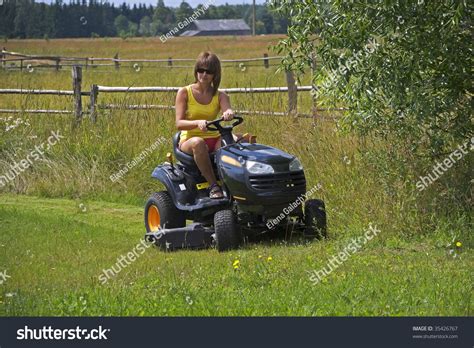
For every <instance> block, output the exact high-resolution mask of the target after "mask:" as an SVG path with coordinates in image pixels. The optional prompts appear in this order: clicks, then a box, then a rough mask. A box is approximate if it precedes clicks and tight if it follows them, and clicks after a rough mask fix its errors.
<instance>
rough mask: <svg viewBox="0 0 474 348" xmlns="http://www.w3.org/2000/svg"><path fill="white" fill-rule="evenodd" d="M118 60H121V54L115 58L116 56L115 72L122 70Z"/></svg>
mask: <svg viewBox="0 0 474 348" xmlns="http://www.w3.org/2000/svg"><path fill="white" fill-rule="evenodd" d="M118 59H119V54H118V53H116V54H115V56H114V63H115V70H119V69H120V63H119V61H118Z"/></svg>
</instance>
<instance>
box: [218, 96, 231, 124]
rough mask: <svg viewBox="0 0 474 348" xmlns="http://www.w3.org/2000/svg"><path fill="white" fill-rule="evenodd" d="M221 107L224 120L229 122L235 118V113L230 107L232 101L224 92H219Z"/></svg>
mask: <svg viewBox="0 0 474 348" xmlns="http://www.w3.org/2000/svg"><path fill="white" fill-rule="evenodd" d="M219 105H220V107H221V111H222V117H224V120H226V121H229V120H232V118H233V117H234V111H233V110H232V109H231V107H230V99H229V96H228V95H227V94H225V93H224V92H219Z"/></svg>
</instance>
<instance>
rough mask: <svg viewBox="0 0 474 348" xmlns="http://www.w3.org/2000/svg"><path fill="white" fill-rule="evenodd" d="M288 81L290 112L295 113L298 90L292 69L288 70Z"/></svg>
mask: <svg viewBox="0 0 474 348" xmlns="http://www.w3.org/2000/svg"><path fill="white" fill-rule="evenodd" d="M286 83H287V85H288V113H290V114H295V113H296V112H297V103H298V96H297V91H298V90H297V87H296V83H295V77H294V76H293V72H292V71H287V72H286Z"/></svg>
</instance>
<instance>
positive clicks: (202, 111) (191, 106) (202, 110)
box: [180, 85, 220, 142]
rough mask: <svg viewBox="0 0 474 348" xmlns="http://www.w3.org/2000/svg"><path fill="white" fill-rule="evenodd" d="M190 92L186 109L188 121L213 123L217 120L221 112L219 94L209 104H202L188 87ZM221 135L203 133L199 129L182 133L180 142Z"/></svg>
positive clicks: (188, 87)
mask: <svg viewBox="0 0 474 348" xmlns="http://www.w3.org/2000/svg"><path fill="white" fill-rule="evenodd" d="M186 90H187V91H188V107H187V109H186V120H206V121H213V120H215V119H216V118H217V115H218V114H219V111H220V106H219V97H218V93H217V94H216V95H215V96H213V97H212V100H211V102H210V103H209V104H200V103H198V102H197V100H196V99H195V98H194V95H193V91H192V89H191V85H189V86H186ZM219 136H220V134H219V132H218V131H207V132H203V131H201V130H200V129H199V128H194V129H191V130H183V131H181V137H180V142H182V141H184V140H187V139H189V138H192V137H201V138H203V139H205V138H217V137H219Z"/></svg>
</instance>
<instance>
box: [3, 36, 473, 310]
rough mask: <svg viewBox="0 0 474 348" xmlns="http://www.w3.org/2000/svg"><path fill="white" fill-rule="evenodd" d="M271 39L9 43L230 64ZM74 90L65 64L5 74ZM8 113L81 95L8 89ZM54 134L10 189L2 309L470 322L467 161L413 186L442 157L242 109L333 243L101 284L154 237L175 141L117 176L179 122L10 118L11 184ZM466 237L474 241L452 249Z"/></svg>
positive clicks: (123, 76)
mask: <svg viewBox="0 0 474 348" xmlns="http://www.w3.org/2000/svg"><path fill="white" fill-rule="evenodd" d="M276 40H277V37H276V36H269V37H256V38H234V37H223V38H216V39H214V40H212V41H206V40H203V39H202V38H191V39H181V38H176V39H173V40H170V41H169V42H167V43H166V46H164V45H163V44H161V42H160V41H159V39H157V40H156V39H133V40H126V41H124V40H121V39H98V40H85V39H79V40H51V41H49V42H45V41H43V40H23V41H17V40H11V41H8V43H7V44H6V46H7V48H8V49H9V50H12V51H20V52H27V53H35V54H52V55H58V54H62V55H71V56H73V55H75V56H78V55H79V56H95V57H99V56H105V57H109V56H110V57H111V56H113V55H114V54H115V53H116V52H117V51H119V53H120V57H122V58H135V57H136V58H167V56H169V55H172V56H173V57H176V58H188V57H193V56H197V54H198V53H199V51H200V50H202V49H208V48H209V49H212V50H214V51H216V52H217V53H218V54H219V55H220V56H221V58H237V57H241V58H249V57H255V56H261V55H262V54H263V53H265V52H268V50H267V47H268V45H269V44H271V43H274V42H276ZM164 48H166V50H164ZM169 52H172V54H170V53H169ZM269 53H270V54H269V55H272V52H269ZM275 69H276V68H275V67H272V68H271V69H268V70H267V69H264V68H263V67H249V68H248V69H246V70H245V72H243V71H241V70H240V69H239V68H238V67H236V66H234V67H232V66H231V67H226V68H225V69H224V78H223V81H222V86H223V87H236V86H249V85H252V86H284V85H285V81H284V76H283V74H282V73H278V74H275V73H274V72H275ZM65 71H66V70H65ZM83 78H84V83H83V86H88V85H89V84H91V83H96V84H102V85H111V86H132V85H133V86H147V85H149V86H152V85H155V86H160V85H161V86H181V85H184V84H186V83H189V82H192V80H191V79H192V77H191V71H190V70H189V69H179V68H176V69H173V70H170V69H167V68H162V69H156V68H151V67H146V66H144V67H143V68H142V69H140V71H138V72H137V71H135V70H134V69H133V68H132V67H128V68H126V67H122V68H121V69H120V71H118V72H116V71H114V70H113V69H109V70H107V71H105V70H103V71H102V72H101V69H98V70H93V69H89V70H87V71H86V70H84V76H83ZM305 78H306V79H307V78H308V76H306V77H305ZM303 82H304V81H303ZM70 83H71V81H70V75H69V73H68V72H67V71H66V72H54V71H41V70H39V71H38V70H34V71H33V72H31V73H29V72H26V71H24V72H23V73H20V72H11V71H3V70H1V69H0V88H19V87H24V88H27V87H30V88H61V89H70V88H71V86H70ZM306 83H307V82H306ZM173 99H174V95H173V94H152V93H150V94H143V95H132V94H124V95H122V94H121V95H113V94H111V95H105V94H103V95H99V103H109V102H110V103H115V104H145V103H148V104H173V102H174V101H173ZM286 99H287V97H286V95H285V94H272V95H265V94H260V95H258V94H257V95H253V96H252V95H235V96H232V103H233V106H234V108H236V109H247V110H269V111H284V110H286V107H287V106H286ZM84 103H87V99H86V98H85V99H84ZM298 103H299V104H298V105H299V110H300V111H302V112H307V111H308V110H309V108H310V106H311V103H310V97H309V94H308V93H300V97H299V101H298ZM0 105H1V106H2V108H24V109H30V108H31V109H35V108H41V109H47V108H52V109H68V108H71V106H72V100H71V99H70V98H67V97H54V96H41V97H38V96H35V97H25V96H18V95H17V96H6V95H0ZM51 131H59V132H60V134H61V135H63V136H64V138H63V139H61V141H60V142H59V143H58V144H57V145H55V146H54V147H52V148H51V149H50V150H49V151H48V152H47V153H46V154H45V155H44V157H43V158H42V159H41V160H38V161H35V162H34V163H33V165H31V166H30V168H28V169H27V170H25V171H24V172H22V173H21V174H20V175H17V176H15V179H14V180H13V181H12V182H9V183H8V184H7V185H5V186H3V187H0V220H1V221H0V231H1V233H0V248H1V249H2V252H1V253H0V272H2V271H3V269H2V267H3V268H5V269H6V270H7V274H8V275H10V276H11V278H8V279H7V280H6V281H5V282H4V284H2V285H0V301H1V303H0V315H472V281H473V279H472V268H473V253H472V245H473V240H472V233H471V232H470V231H472V222H471V221H472V218H471V216H472V210H471V208H470V206H469V204H466V202H468V201H469V199H470V198H469V194H470V192H471V191H470V190H471V186H470V183H469V180H466V178H467V177H469V173H470V171H471V170H472V169H471V168H472V165H471V164H472V157H473V156H472V153H471V154H469V155H466V156H465V158H464V159H463V160H462V161H459V163H457V164H456V166H455V167H453V168H452V169H451V170H450V171H449V172H446V173H445V174H444V175H443V176H442V177H441V178H440V179H439V180H438V181H436V183H434V184H433V185H431V186H430V187H429V188H428V189H427V190H425V191H423V192H418V191H417V190H416V187H415V183H416V181H417V180H418V176H419V175H426V173H427V172H428V171H430V170H431V168H432V165H433V163H429V162H422V160H421V159H416V158H412V157H411V156H410V154H409V153H400V152H397V151H395V150H393V148H392V147H391V144H390V139H376V138H373V137H371V136H366V137H360V138H359V137H356V136H352V135H344V134H341V132H339V131H338V126H337V124H336V123H335V122H333V121H331V120H321V119H319V118H318V119H317V120H316V122H314V121H313V120H311V119H294V118H285V117H263V116H256V115H250V116H247V117H245V122H244V123H243V124H242V125H241V126H239V130H238V131H239V132H251V133H252V134H257V136H258V141H259V142H261V143H264V144H268V145H271V146H275V147H277V148H280V149H282V150H284V151H286V152H288V153H291V154H294V155H296V156H298V157H299V158H300V160H301V162H302V163H303V165H304V167H305V173H306V178H307V182H308V183H307V188H308V190H309V189H310V188H312V187H313V186H315V185H318V184H320V185H321V187H322V188H321V189H320V190H319V191H318V192H317V195H315V196H314V198H322V199H324V201H325V202H326V206H327V214H328V217H329V233H330V239H329V240H328V241H324V242H314V243H303V242H301V241H299V240H287V241H285V240H283V239H278V240H275V241H268V240H267V241H261V242H259V243H256V244H247V245H245V246H244V247H243V248H242V249H240V250H237V251H234V252H229V253H223V254H219V253H217V252H216V251H215V250H203V251H181V252H177V253H171V254H169V253H162V252H158V251H157V250H155V249H151V248H150V249H147V251H146V252H145V254H144V255H142V256H141V257H140V258H139V259H138V260H137V261H136V262H134V263H133V264H132V265H130V266H129V267H127V268H125V269H124V270H123V271H122V272H121V273H120V274H119V275H117V276H116V277H115V278H113V279H111V280H110V281H109V282H108V283H107V284H105V285H101V283H100V281H99V279H98V277H99V275H100V273H101V271H102V270H103V269H105V268H110V267H112V266H113V265H114V264H115V263H116V262H117V258H118V257H119V256H120V255H122V254H125V253H127V252H129V251H131V250H132V249H133V248H134V247H135V246H136V245H137V244H138V243H139V242H140V239H141V238H142V237H143V234H144V226H143V222H142V220H143V217H142V209H143V204H144V202H145V200H146V199H147V197H148V196H149V195H150V194H151V193H152V192H154V191H158V190H161V189H162V187H161V186H160V184H159V183H157V182H156V181H155V180H153V179H151V178H150V175H151V172H152V170H153V168H154V167H155V166H156V165H157V164H159V163H161V162H162V161H164V160H165V155H166V152H168V151H170V150H171V147H170V143H169V142H168V143H164V144H162V145H160V146H159V147H158V149H157V150H156V151H154V152H153V153H151V154H149V155H148V156H146V157H145V158H144V159H143V161H140V162H139V163H138V164H137V165H136V166H135V167H134V168H133V170H130V171H129V172H128V173H127V174H126V175H125V176H124V177H123V178H122V179H121V180H120V181H118V182H112V181H111V180H110V176H111V175H112V174H114V173H116V172H117V171H118V170H119V169H121V168H123V166H124V165H126V163H127V162H130V161H132V160H133V159H134V158H135V157H136V156H138V155H139V154H140V153H141V152H142V151H143V150H144V149H146V148H148V147H149V146H150V145H151V144H153V143H154V142H155V141H156V140H157V139H158V138H160V137H165V138H166V139H170V138H171V135H172V134H173V133H174V131H175V125H174V114H173V112H170V111H153V110H146V111H130V110H125V109H118V110H101V111H100V112H99V115H98V121H97V123H96V124H91V123H90V122H89V120H88V119H87V118H86V119H84V121H83V122H82V124H81V125H80V126H79V127H77V128H73V127H72V119H71V116H67V115H61V116H58V115H29V114H20V115H2V116H1V117H0V175H3V174H4V173H7V172H8V171H9V170H10V166H11V164H12V163H14V162H18V161H20V160H21V159H24V158H26V156H27V155H28V153H29V152H30V151H31V150H33V149H34V148H35V146H37V145H39V144H41V143H42V142H44V141H46V139H47V138H48V136H50V134H51ZM423 165H424V166H423ZM417 166H418V167H417ZM419 167H421V168H422V170H421V172H420V171H418V172H417V170H416V169H417V168H419ZM466 173H467V174H466ZM471 201H472V200H471ZM370 223H371V224H373V225H375V226H377V227H378V228H379V229H380V230H381V233H380V235H379V236H377V237H376V238H375V239H374V240H372V241H371V242H370V243H369V244H367V245H366V246H365V247H364V248H363V249H362V250H361V251H359V252H358V253H357V254H355V255H353V256H352V257H351V258H350V259H349V260H348V261H347V262H345V263H344V264H343V265H342V266H341V267H339V268H338V269H337V270H335V271H334V272H332V273H331V275H330V276H328V277H327V278H325V281H324V282H322V283H320V284H317V285H313V284H312V283H311V282H310V280H309V275H308V272H307V271H311V270H319V269H321V268H322V267H324V266H326V264H327V262H328V259H329V258H331V257H332V256H333V255H335V254H337V253H338V252H339V251H340V250H342V249H344V247H345V246H346V245H347V243H348V242H349V241H350V239H351V238H352V237H358V236H361V235H362V234H363V232H364V231H365V229H366V228H367V226H368V225H369V224H370ZM456 241H460V242H462V244H463V246H462V247H461V248H456V247H454V246H453V245H454V243H455V242H456ZM450 250H455V251H456V254H452V253H451V254H450ZM454 255H457V257H453V256H454ZM259 256H261V257H259ZM268 257H271V258H272V259H271V261H268ZM235 260H239V261H240V268H239V269H238V270H234V268H233V262H234V261H235Z"/></svg>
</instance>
